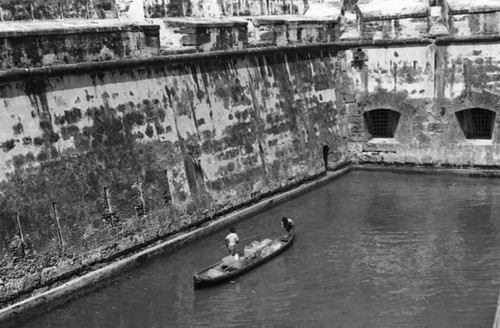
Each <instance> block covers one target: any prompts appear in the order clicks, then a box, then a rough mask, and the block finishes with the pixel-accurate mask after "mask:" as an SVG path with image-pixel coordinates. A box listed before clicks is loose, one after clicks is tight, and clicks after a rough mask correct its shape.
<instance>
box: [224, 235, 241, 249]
mask: <svg viewBox="0 0 500 328" xmlns="http://www.w3.org/2000/svg"><path fill="white" fill-rule="evenodd" d="M226 240H227V245H228V246H234V245H236V243H237V242H238V241H239V238H238V235H237V234H235V233H234V232H231V233H230V234H229V235H227V236H226Z"/></svg>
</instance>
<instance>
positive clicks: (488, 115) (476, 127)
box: [455, 108, 496, 139]
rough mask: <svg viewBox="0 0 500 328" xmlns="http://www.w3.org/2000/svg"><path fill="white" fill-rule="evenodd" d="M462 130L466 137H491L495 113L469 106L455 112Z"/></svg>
mask: <svg viewBox="0 0 500 328" xmlns="http://www.w3.org/2000/svg"><path fill="white" fill-rule="evenodd" d="M455 115H456V116H457V120H458V123H459V124H460V127H461V128H462V132H463V133H464V135H465V138H467V139H491V136H492V134H493V125H494V124H495V117H496V113H495V112H493V111H491V110H487V109H483V108H471V109H465V110H461V111H458V112H456V113H455Z"/></svg>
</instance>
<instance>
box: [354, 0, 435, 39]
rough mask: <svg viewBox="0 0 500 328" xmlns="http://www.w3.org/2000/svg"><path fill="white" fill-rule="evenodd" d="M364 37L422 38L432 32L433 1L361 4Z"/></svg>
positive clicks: (383, 0) (389, 0) (393, 0)
mask: <svg viewBox="0 0 500 328" xmlns="http://www.w3.org/2000/svg"><path fill="white" fill-rule="evenodd" d="M356 8H357V15H358V22H359V23H358V25H359V28H360V37H361V38H363V39H367V40H378V39H400V38H421V37H425V36H427V35H428V32H429V4H428V2H426V1H425V2H424V1H422V0H411V1H397V0H376V1H370V2H367V3H360V4H358V6H357V7H356Z"/></svg>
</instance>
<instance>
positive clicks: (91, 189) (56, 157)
mask: <svg viewBox="0 0 500 328" xmlns="http://www.w3.org/2000/svg"><path fill="white" fill-rule="evenodd" d="M337 61H338V60H337V57H336V52H330V51H324V50H316V51H290V52H280V53H266V52H263V53H262V54H252V55H246V56H235V57H225V58H218V57H216V56H214V57H211V58H210V57H208V58H207V57H205V58H204V59H202V60H190V61H183V62H178V63H175V62H172V63H169V64H161V65H156V66H149V67H142V68H132V67H131V68H123V69H116V70H106V71H99V72H96V73H92V74H67V75H62V76H48V77H39V78H33V79H29V80H20V81H12V82H3V83H2V84H0V95H1V98H2V101H1V102H0V122H2V123H1V124H2V131H1V132H0V138H1V146H2V150H3V151H2V152H0V163H1V164H0V165H1V172H2V176H1V177H0V178H1V183H0V191H1V194H0V204H1V206H0V208H1V210H0V222H1V224H0V227H1V228H0V229H1V230H0V232H1V233H0V245H1V246H0V250H1V254H2V256H3V262H2V263H4V265H3V266H2V270H1V271H0V275H2V276H3V277H4V278H3V280H4V281H7V284H6V285H2V284H0V290H2V288H3V289H4V290H2V293H0V294H2V295H4V298H5V297H7V296H9V294H10V295H12V293H14V294H15V293H17V292H22V291H23V290H26V289H27V288H28V287H29V286H33V285H37V284H43V283H47V282H48V281H51V279H53V278H54V277H55V276H57V275H60V274H64V273H67V272H71V271H72V270H75V269H76V268H78V267H81V266H85V265H88V264H91V263H92V262H93V261H96V260H99V259H100V258H104V257H106V256H109V255H110V254H113V253H116V252H119V251H121V250H124V249H127V248H130V247H134V246H135V245H138V244H140V243H142V242H144V241H147V240H151V239H154V238H155V237H156V236H159V235H163V234H167V233H168V232H171V231H176V230H178V229H180V228H181V227H182V226H185V225H187V224H190V223H193V222H197V221H198V220H202V219H204V218H207V217H210V216H211V215H213V214H214V213H216V212H220V211H224V210H225V209H227V208H231V207H233V206H236V205H238V204H242V203H244V202H247V201H250V200H252V199H253V198H257V197H258V196H259V195H261V194H265V193H268V192H272V191H273V190H278V189H280V188H283V187H285V186H287V185H290V184H293V183H296V182H298V181H302V180H304V179H307V178H309V177H311V176H314V175H317V174H320V173H321V172H323V171H324V161H323V153H322V151H323V150H322V149H323V146H324V145H328V146H329V147H330V150H331V152H332V153H335V156H337V158H338V159H340V157H341V156H342V153H343V151H344V148H345V141H343V140H345V139H343V138H342V133H343V132H342V130H341V129H340V125H341V124H340V111H341V110H342V109H341V108H340V107H339V106H340V105H339V102H338V91H337V90H340V88H338V87H337V83H338V82H337V74H338V72H337V70H338V67H339V65H338V64H337ZM17 218H19V221H20V222H21V225H22V230H23V237H24V238H25V240H27V241H29V244H30V245H32V246H33V248H34V250H35V252H36V256H34V257H31V259H28V258H25V259H23V260H22V261H21V262H16V261H18V260H19V259H17V260H16V261H14V260H15V257H16V246H15V245H16V241H15V238H14V236H15V234H16V233H17V232H18V227H17ZM59 226H60V229H59V228H58V227H59ZM59 231H60V233H59ZM9 245H10V247H9ZM18 255H19V254H18ZM13 261H14V262H15V263H17V264H15V263H14V262H13ZM18 263H22V265H20V266H19V264H18ZM16 266H18V267H17V269H16ZM26 266H27V267H29V268H30V269H23V273H25V272H26V270H28V271H29V272H30V274H29V275H28V276H26V275H24V274H21V273H20V272H19V271H18V270H19V268H26ZM30 270H31V271H30ZM16 272H17V274H16ZM13 286H14V287H13Z"/></svg>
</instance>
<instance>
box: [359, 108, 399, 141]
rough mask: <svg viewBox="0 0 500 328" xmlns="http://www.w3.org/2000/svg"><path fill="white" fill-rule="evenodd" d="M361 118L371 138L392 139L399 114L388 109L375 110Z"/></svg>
mask: <svg viewBox="0 0 500 328" xmlns="http://www.w3.org/2000/svg"><path fill="white" fill-rule="evenodd" d="M363 116H364V118H365V122H366V126H367V128H368V133H370V134H371V136H372V138H394V133H395V132H396V128H397V126H398V122H399V117H400V116H401V114H400V113H398V112H396V111H393V110H390V109H375V110H371V111H368V112H366V113H364V115H363Z"/></svg>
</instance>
